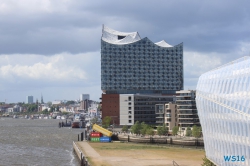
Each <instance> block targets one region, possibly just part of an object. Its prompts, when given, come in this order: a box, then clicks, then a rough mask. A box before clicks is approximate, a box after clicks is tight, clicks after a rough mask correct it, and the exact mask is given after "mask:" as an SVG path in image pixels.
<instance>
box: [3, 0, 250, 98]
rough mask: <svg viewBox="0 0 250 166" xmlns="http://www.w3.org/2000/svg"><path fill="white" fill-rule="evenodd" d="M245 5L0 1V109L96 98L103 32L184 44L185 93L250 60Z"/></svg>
mask: <svg viewBox="0 0 250 166" xmlns="http://www.w3.org/2000/svg"><path fill="white" fill-rule="evenodd" d="M249 6H250V1H247V0H237V1H226V0H220V1H218V0H210V1H200V0H189V1H185V0H179V1H175V0H168V1H166V0H162V1H160V0H158V1H151V2H150V1H145V0H137V1H130V0H127V1H115V0H114V1H108V0H105V1H93V0H92V1H83V0H18V1H17V0H0V102H4V101H6V102H7V103H11V102H23V101H25V98H26V96H28V95H33V96H34V99H37V98H38V99H39V100H40V97H41V93H42V94H43V98H44V101H45V102H47V101H53V100H64V99H65V100H71V99H73V100H75V99H79V97H80V94H81V93H87V94H90V98H91V99H93V100H97V101H98V100H99V97H100V96H101V78H100V74H101V68H100V65H101V64H100V42H101V32H102V24H105V25H107V26H108V27H110V28H112V29H115V30H118V31H123V32H134V31H138V32H139V34H140V36H141V37H142V38H143V37H148V38H149V39H150V40H152V41H153V42H158V41H160V40H165V41H166V42H168V43H169V44H171V45H176V44H179V43H181V42H183V43H184V85H185V89H195V88H196V84H197V80H198V77H199V76H200V75H201V74H202V73H204V72H207V71H209V70H211V69H213V68H216V67H218V66H220V65H223V64H225V63H228V62H230V61H232V60H235V59H238V58H240V57H243V56H249V54H250V10H249Z"/></svg>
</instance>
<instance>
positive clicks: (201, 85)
mask: <svg viewBox="0 0 250 166" xmlns="http://www.w3.org/2000/svg"><path fill="white" fill-rule="evenodd" d="M249 83H250V57H243V58H241V59H238V60H236V61H233V62H230V63H228V64H226V65H224V66H221V67H219V68H216V69H214V70H212V71H209V72H207V73H204V74H202V75H201V76H200V78H199V80H198V84H197V89H196V90H197V94H196V103H197V108H198V110H199V111H198V114H199V118H200V122H201V126H202V132H203V137H204V143H205V151H206V156H207V158H208V159H210V160H211V161H212V162H213V163H215V164H216V165H227V166H234V165H239V166H243V165H244V166H248V165H250V141H249V138H250V132H249V131H250V108H249V101H250V95H249V94H250V88H249V87H250V86H249Z"/></svg>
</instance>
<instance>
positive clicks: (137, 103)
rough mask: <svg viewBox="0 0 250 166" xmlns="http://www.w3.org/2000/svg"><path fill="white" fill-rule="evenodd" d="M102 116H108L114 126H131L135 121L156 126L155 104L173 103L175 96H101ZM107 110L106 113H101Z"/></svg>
mask: <svg viewBox="0 0 250 166" xmlns="http://www.w3.org/2000/svg"><path fill="white" fill-rule="evenodd" d="M102 100H103V101H105V102H102V116H103V117H106V116H110V117H111V118H112V119H113V121H114V124H116V125H133V124H134V123H135V122H136V121H139V122H145V123H147V124H151V125H155V124H157V123H156V121H157V115H156V114H155V105H156V104H165V103H169V102H174V101H175V96H172V95H170V96H163V95H160V94H108V95H106V94H103V95H102ZM103 110H108V111H103Z"/></svg>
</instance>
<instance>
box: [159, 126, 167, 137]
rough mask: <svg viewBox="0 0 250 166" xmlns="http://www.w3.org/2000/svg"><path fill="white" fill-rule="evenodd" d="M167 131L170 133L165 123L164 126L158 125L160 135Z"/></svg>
mask: <svg viewBox="0 0 250 166" xmlns="http://www.w3.org/2000/svg"><path fill="white" fill-rule="evenodd" d="M167 133H168V128H167V127H166V125H165V124H164V125H163V126H158V127H157V134H158V135H159V136H162V135H165V134H167Z"/></svg>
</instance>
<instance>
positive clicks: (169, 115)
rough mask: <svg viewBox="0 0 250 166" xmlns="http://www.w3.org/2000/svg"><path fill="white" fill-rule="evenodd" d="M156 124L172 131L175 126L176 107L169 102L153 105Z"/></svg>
mask: <svg viewBox="0 0 250 166" xmlns="http://www.w3.org/2000/svg"><path fill="white" fill-rule="evenodd" d="M155 114H156V123H157V124H158V125H159V126H162V125H163V124H165V125H166V127H168V129H169V130H172V128H173V127H174V126H178V124H177V106H176V104H175V103H172V102H169V103H167V104H156V105H155Z"/></svg>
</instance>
